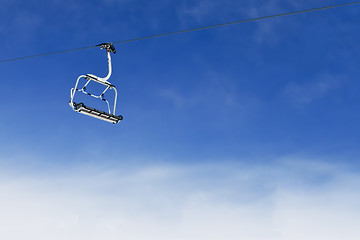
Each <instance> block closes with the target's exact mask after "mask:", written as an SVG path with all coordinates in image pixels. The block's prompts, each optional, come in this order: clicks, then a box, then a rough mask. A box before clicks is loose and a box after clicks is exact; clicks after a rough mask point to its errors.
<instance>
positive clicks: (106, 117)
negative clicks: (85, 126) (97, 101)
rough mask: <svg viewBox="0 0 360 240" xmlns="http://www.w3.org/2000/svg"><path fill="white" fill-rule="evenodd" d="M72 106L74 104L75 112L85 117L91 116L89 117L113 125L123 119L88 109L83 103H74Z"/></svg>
mask: <svg viewBox="0 0 360 240" xmlns="http://www.w3.org/2000/svg"><path fill="white" fill-rule="evenodd" d="M73 104H74V110H75V111H77V112H79V113H82V114H85V115H88V116H91V117H94V118H98V119H101V120H104V121H107V122H111V123H114V124H116V123H118V122H120V121H121V120H123V117H122V116H121V115H119V116H116V115H113V114H110V113H106V112H103V111H101V110H98V109H95V108H91V107H88V106H86V105H85V104H84V103H75V102H74V103H73Z"/></svg>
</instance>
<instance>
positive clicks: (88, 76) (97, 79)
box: [69, 45, 117, 115]
mask: <svg viewBox="0 0 360 240" xmlns="http://www.w3.org/2000/svg"><path fill="white" fill-rule="evenodd" d="M101 48H106V50H107V51H106V52H107V59H108V67H109V73H108V74H107V76H106V77H104V78H101V77H98V76H96V75H93V74H86V75H80V76H79V77H78V79H77V80H76V83H75V87H73V88H71V90H70V97H71V98H70V102H69V105H70V107H71V108H72V109H73V110H74V111H76V112H79V110H77V109H76V108H75V105H74V97H75V93H76V92H77V91H79V92H82V93H84V94H87V95H89V96H91V97H94V98H98V99H101V100H103V101H105V102H106V103H107V106H108V111H109V114H112V115H115V110H116V101H117V90H116V88H115V86H114V85H112V84H111V83H110V82H109V81H108V79H109V78H110V76H111V73H112V67H111V56H110V51H111V50H109V48H108V47H106V46H103V45H102V46H101ZM81 78H84V79H85V80H87V82H86V83H85V84H84V86H83V87H82V88H81V89H78V88H77V87H78V84H79V81H80V79H81ZM91 81H94V82H96V83H100V84H102V85H104V86H106V89H105V90H104V91H103V92H102V93H101V94H100V95H94V94H91V93H88V92H86V86H87V85H88V84H89V83H90V82H91ZM109 89H113V90H114V92H115V99H114V108H113V111H112V112H111V110H110V104H109V101H108V100H106V99H105V98H103V96H104V94H105V92H106V91H107V90H109Z"/></svg>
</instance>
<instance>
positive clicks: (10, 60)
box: [0, 1, 360, 63]
mask: <svg viewBox="0 0 360 240" xmlns="http://www.w3.org/2000/svg"><path fill="white" fill-rule="evenodd" d="M356 4H360V1H357V2H350V3H343V4H337V5H330V6H324V7H318V8H312V9H306V10H299V11H293V12H287V13H280V14H275V15H268V16H263V17H256V18H249V19H243V20H239V21H234V22H227V23H220V24H215V25H209V26H203V27H197V28H190V29H185V30H180V31H175V32H168V33H162V34H156V35H150V36H147V37H138V38H132V39H128V40H123V41H118V42H113V44H123V43H129V42H135V41H139V40H145V39H150V38H157V37H164V36H169V35H174V34H180V33H187V32H193V31H198V30H203V29H208V28H215V27H223V26H228V25H233V24H238V23H245V22H254V21H259V20H264V19H270V18H277V17H284V16H289V15H294V14H300V13H307V12H315V11H320V10H326V9H331V8H337V7H344V6H350V5H356ZM95 47H97V45H94V46H88V47H81V48H74V49H69V50H63V51H56V52H49V53H43V54H37V55H31V56H26V57H18V58H12V59H5V60H0V63H3V62H12V61H17V60H23V59H28V58H36V57H42V56H47V55H54V54H59V53H66V52H74V51H80V50H85V49H89V48H95Z"/></svg>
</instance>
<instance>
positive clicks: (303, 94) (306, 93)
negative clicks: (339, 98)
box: [283, 74, 344, 104]
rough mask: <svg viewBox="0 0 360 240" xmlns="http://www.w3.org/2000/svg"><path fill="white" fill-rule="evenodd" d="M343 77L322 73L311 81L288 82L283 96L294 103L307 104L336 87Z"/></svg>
mask: <svg viewBox="0 0 360 240" xmlns="http://www.w3.org/2000/svg"><path fill="white" fill-rule="evenodd" d="M341 82H344V77H342V76H334V75H328V74H324V75H321V76H319V77H317V78H315V79H314V80H313V81H311V82H308V81H307V82H305V83H302V84H299V83H290V84H288V85H287V86H286V87H285V89H284V92H283V94H284V96H285V97H286V98H289V99H290V100H291V101H292V102H294V103H296V104H309V103H312V102H313V101H315V100H319V99H321V98H323V97H325V96H327V95H328V94H329V93H331V91H334V90H335V89H338V88H339V87H340V86H341Z"/></svg>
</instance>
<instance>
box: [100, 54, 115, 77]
mask: <svg viewBox="0 0 360 240" xmlns="http://www.w3.org/2000/svg"><path fill="white" fill-rule="evenodd" d="M106 53H107V59H108V66H109V73H108V75H107V76H106V77H104V78H101V77H98V80H100V81H103V82H107V80H108V79H109V78H110V76H111V73H112V67H111V56H110V52H109V51H106Z"/></svg>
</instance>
